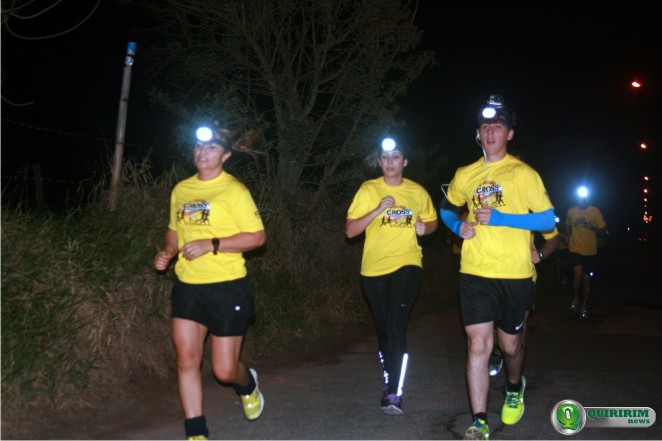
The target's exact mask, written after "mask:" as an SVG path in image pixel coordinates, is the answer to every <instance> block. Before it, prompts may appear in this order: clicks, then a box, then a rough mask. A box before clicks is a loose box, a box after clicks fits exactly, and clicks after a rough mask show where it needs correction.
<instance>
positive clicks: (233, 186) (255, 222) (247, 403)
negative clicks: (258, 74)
mask: <svg viewBox="0 0 662 441" xmlns="http://www.w3.org/2000/svg"><path fill="white" fill-rule="evenodd" d="M243 139H245V138H240V139H239V140H238V141H234V140H233V137H232V136H231V134H230V132H229V131H227V130H225V129H223V128H221V127H220V126H219V125H218V124H214V125H212V126H210V127H202V128H200V129H199V130H198V140H197V142H196V144H195V148H194V151H193V156H194V161H195V165H196V168H197V170H198V172H197V173H196V174H195V175H194V176H191V177H190V178H187V179H184V180H183V181H181V182H179V183H178V184H177V185H176V186H175V188H174V189H173V191H172V194H171V196H170V222H169V224H168V230H167V232H166V235H165V247H164V249H162V250H161V251H159V252H157V253H156V256H154V267H155V268H156V269H157V270H158V271H164V270H166V269H167V268H168V266H169V265H170V261H171V260H172V259H173V258H175V257H178V259H177V262H176V264H175V275H176V280H175V281H174V285H173V289H172V295H171V303H172V313H171V316H172V336H173V340H174V343H175V349H176V353H177V373H178V388H179V398H180V401H181V404H182V409H183V411H184V418H185V419H184V430H185V432H186V437H187V439H207V438H208V437H209V430H208V428H207V421H206V418H205V415H204V412H203V399H202V379H201V374H200V366H201V364H202V359H203V355H204V348H205V340H206V338H207V335H208V334H211V364H212V370H213V372H214V376H215V377H216V378H217V379H218V380H219V381H220V382H223V383H227V384H232V385H233V386H234V390H235V392H236V393H237V395H239V396H240V397H241V401H242V404H243V408H244V413H245V415H246V418H248V419H249V420H255V419H257V418H258V417H259V416H260V415H261V413H262V409H263V408H264V397H263V396H262V393H261V392H260V389H259V388H258V379H257V372H256V371H255V369H253V368H250V369H249V368H247V367H246V366H245V365H244V364H243V363H242V362H241V361H239V357H240V354H241V346H242V343H243V340H244V334H245V332H246V328H247V326H248V321H249V320H250V319H251V318H252V317H253V314H254V312H253V311H254V308H253V295H252V290H251V285H250V281H249V279H248V275H247V271H246V265H245V261H244V257H243V255H242V253H243V252H246V251H249V250H252V249H255V248H258V247H261V246H262V245H263V244H264V243H265V240H266V233H265V231H264V226H263V225H262V219H261V217H260V213H259V211H258V209H257V207H256V206H255V202H254V201H253V198H252V197H251V194H250V192H249V191H248V189H247V188H246V187H245V186H244V184H242V183H241V182H239V181H238V180H237V179H236V178H235V177H234V176H232V175H230V174H229V173H228V172H226V171H225V170H224V169H223V163H224V162H225V161H226V160H228V159H229V158H230V156H231V155H232V150H233V147H236V146H239V145H240V144H241V142H242V140H243Z"/></svg>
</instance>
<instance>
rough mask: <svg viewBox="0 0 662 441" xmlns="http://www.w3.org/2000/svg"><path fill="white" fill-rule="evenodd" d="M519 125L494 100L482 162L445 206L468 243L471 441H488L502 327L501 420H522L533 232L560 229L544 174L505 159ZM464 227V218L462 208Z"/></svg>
mask: <svg viewBox="0 0 662 441" xmlns="http://www.w3.org/2000/svg"><path fill="white" fill-rule="evenodd" d="M514 124H515V118H514V115H513V114H512V113H511V112H510V110H509V109H508V108H507V107H506V106H505V105H504V104H503V98H502V97H501V96H498V95H492V96H491V97H490V99H489V100H488V103H487V106H485V107H483V109H482V111H481V113H480V114H479V117H478V127H477V130H476V141H477V142H478V143H479V144H480V146H481V148H482V150H483V157H481V158H480V159H479V160H478V161H476V162H474V163H473V164H469V165H467V166H465V167H460V168H459V169H458V170H457V172H456V173H455V177H454V178H453V180H452V181H451V183H450V185H449V187H448V192H447V194H446V199H445V200H444V202H443V204H442V207H441V210H440V211H441V218H442V220H443V222H444V224H445V225H446V226H447V227H448V228H450V229H451V231H453V232H454V233H455V234H457V235H458V236H460V237H462V238H463V239H464V242H463V243H462V254H461V263H460V266H461V268H460V306H461V311H462V319H463V322H464V327H465V328H464V329H465V331H466V334H467V338H468V360H467V382H468V391H469V400H470V405H471V410H472V413H473V416H472V417H473V424H472V425H471V426H470V427H469V428H468V429H467V431H466V432H465V438H466V439H489V436H490V432H489V424H488V420H487V402H488V396H489V374H488V368H487V367H488V361H489V357H490V354H491V352H492V347H493V344H494V341H493V340H494V338H493V327H494V325H495V324H496V326H497V328H498V331H497V333H498V339H499V346H500V347H501V349H502V351H503V354H504V357H505V361H506V377H507V383H506V390H505V400H504V405H503V407H502V409H501V420H502V422H503V423H504V424H515V423H517V422H518V421H519V420H520V418H521V417H522V415H523V413H524V391H525V388H526V381H525V379H524V376H523V375H522V371H523V364H524V341H523V339H522V331H523V327H524V322H525V314H526V311H528V310H529V309H530V308H531V306H532V304H533V294H534V292H533V288H534V284H533V281H532V277H531V275H532V273H533V262H532V261H531V247H530V241H531V236H530V235H531V231H545V230H551V229H552V228H554V224H555V221H554V220H555V215H554V208H553V207H552V203H551V202H550V200H549V197H548V195H547V191H546V189H545V186H544V185H543V183H542V179H541V178H540V176H539V175H538V173H537V172H536V171H535V170H534V169H533V168H531V167H530V166H529V165H527V164H526V163H524V162H523V161H521V160H519V159H517V158H515V157H513V156H511V155H509V154H508V153H507V144H508V141H510V140H511V139H512V138H513V136H514V134H515V131H514ZM465 205H467V206H468V208H469V215H468V217H467V220H466V221H464V222H463V221H461V220H460V219H459V213H460V212H461V210H462V208H463V206H465Z"/></svg>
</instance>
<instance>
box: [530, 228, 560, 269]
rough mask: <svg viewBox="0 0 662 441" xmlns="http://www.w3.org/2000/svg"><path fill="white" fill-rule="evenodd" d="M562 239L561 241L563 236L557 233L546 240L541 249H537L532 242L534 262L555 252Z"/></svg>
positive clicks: (538, 261)
mask: <svg viewBox="0 0 662 441" xmlns="http://www.w3.org/2000/svg"><path fill="white" fill-rule="evenodd" d="M560 241H561V236H560V235H558V234H557V235H556V236H554V237H552V238H551V239H548V240H546V241H545V243H544V244H543V246H542V247H541V248H540V250H537V249H536V247H535V246H534V245H533V243H532V244H531V260H532V261H533V263H534V264H538V263H540V262H541V261H543V260H545V259H547V258H548V257H549V256H551V255H552V254H554V251H556V249H557V248H558V246H559V242H560Z"/></svg>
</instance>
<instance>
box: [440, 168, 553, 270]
mask: <svg viewBox="0 0 662 441" xmlns="http://www.w3.org/2000/svg"><path fill="white" fill-rule="evenodd" d="M448 200H449V202H450V203H451V204H453V205H456V206H463V205H465V204H467V206H468V208H469V215H468V216H467V221H468V222H475V221H476V217H475V216H474V214H473V211H474V210H475V209H477V208H480V207H481V204H484V205H487V206H490V207H492V208H495V209H497V210H499V211H500V212H502V213H509V214H527V213H529V212H534V213H539V212H541V211H546V210H549V209H550V208H554V207H553V206H552V203H551V202H550V200H549V196H548V195H547V191H546V190H545V186H544V185H543V182H542V179H540V175H538V173H537V172H536V171H535V170H534V169H533V168H531V166H529V165H528V164H526V163H525V162H523V161H520V160H519V159H517V158H515V157H513V156H511V155H506V156H505V157H504V158H503V159H502V160H500V161H497V162H491V163H485V160H484V159H483V158H480V159H479V160H478V161H476V162H474V163H473V164H469V165H467V166H465V167H460V168H459V169H458V170H457V172H456V173H455V177H453V180H452V181H451V183H450V185H449V187H448ZM530 235H531V232H530V231H529V230H523V229H519V228H511V227H496V226H491V225H477V226H476V236H474V237H473V238H471V239H469V240H465V241H464V242H463V243H462V257H461V261H460V272H461V273H465V274H472V275H476V276H480V277H490V278H497V279H525V278H528V277H531V274H533V271H534V268H533V262H532V261H531V248H530V242H531V237H530Z"/></svg>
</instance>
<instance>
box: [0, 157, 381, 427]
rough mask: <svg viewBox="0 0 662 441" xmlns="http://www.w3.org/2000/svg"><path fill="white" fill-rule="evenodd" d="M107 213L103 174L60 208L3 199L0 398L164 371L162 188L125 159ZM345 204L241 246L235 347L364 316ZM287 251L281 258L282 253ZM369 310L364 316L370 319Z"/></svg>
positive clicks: (168, 346)
mask: <svg viewBox="0 0 662 441" xmlns="http://www.w3.org/2000/svg"><path fill="white" fill-rule="evenodd" d="M123 176H124V178H123V181H122V184H121V185H122V187H121V190H120V191H119V195H120V198H119V199H118V201H117V208H116V210H115V211H112V212H111V211H109V210H108V208H107V201H106V198H107V194H106V192H105V189H106V188H107V185H106V184H105V183H102V184H100V185H99V187H98V188H97V191H96V192H95V193H94V194H93V195H92V197H91V198H90V200H89V201H87V202H86V203H85V204H81V205H80V206H79V207H77V208H72V209H70V210H68V211H66V213H65V214H40V213H35V212H33V211H29V210H24V209H21V208H16V207H15V206H5V204H4V201H3V207H2V408H3V422H4V420H5V418H6V417H7V416H8V414H7V412H8V411H11V410H15V409H20V408H25V406H28V405H30V404H35V403H38V402H41V400H44V399H46V400H48V402H49V403H50V405H52V406H55V407H58V408H64V407H67V406H69V405H72V404H74V403H76V402H79V400H80V398H81V397H84V396H90V395H94V396H103V394H104V392H107V391H110V390H112V389H114V388H116V387H118V385H120V384H123V383H126V382H127V381H128V380H129V379H130V378H132V377H134V376H137V375H143V374H149V375H152V376H157V377H168V376H172V375H174V368H175V362H174V350H173V345H172V342H171V335H170V332H171V331H170V320H169V312H170V289H171V286H172V285H171V281H172V270H169V272H168V273H167V274H165V275H164V274H157V273H156V272H155V271H154V270H153V264H152V262H153V257H154V254H155V252H156V250H157V249H158V248H159V247H161V246H162V243H163V237H164V234H165V231H166V228H167V222H168V208H169V207H168V205H169V195H170V191H171V189H172V186H173V185H174V184H175V183H176V182H177V181H178V180H180V179H182V178H183V177H186V176H187V174H184V172H182V171H181V170H177V169H173V170H170V171H169V172H167V173H165V174H164V175H163V176H161V177H159V178H154V177H152V176H151V174H150V170H149V167H148V166H147V165H146V164H127V165H125V167H124V170H123ZM344 210H346V207H339V208H338V209H337V210H336V211H337V212H336V213H334V214H333V215H331V216H329V214H328V213H326V214H325V216H321V215H320V216H318V217H316V215H312V218H311V219H310V221H309V222H306V223H302V225H301V226H300V227H298V229H297V232H296V234H293V235H292V236H291V237H292V241H291V242H290V243H282V244H280V245H279V246H274V245H273V244H272V245H270V243H269V240H270V239H269V236H270V235H271V233H270V231H269V229H270V228H271V227H270V225H269V224H268V223H267V235H268V239H267V246H266V247H264V248H263V249H262V250H258V251H256V252H253V253H248V255H247V257H248V266H249V273H250V275H251V279H252V282H253V287H254V295H255V301H256V313H257V314H256V320H255V323H254V325H253V326H252V327H251V328H249V332H248V335H247V338H246V343H245V348H244V351H245V352H247V353H248V354H249V356H269V355H270V354H272V353H273V352H277V351H286V350H287V348H289V347H293V345H296V346H300V344H301V343H302V342H307V341H312V340H313V339H316V338H318V337H319V336H320V335H323V334H324V333H326V332H330V331H332V330H334V329H336V328H337V327H339V326H342V325H343V324H345V323H348V322H352V321H357V320H365V319H366V318H367V316H366V314H368V310H367V307H366V305H365V302H364V300H363V298H362V295H361V293H360V288H359V283H358V271H359V266H360V253H361V246H360V244H354V245H349V244H348V243H347V242H346V240H345V238H344V235H343V223H344V214H345V213H344ZM284 251H286V253H285V254H287V255H288V256H294V257H293V259H294V260H293V261H286V259H283V255H284V254H283V253H284ZM368 319H369V318H368Z"/></svg>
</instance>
